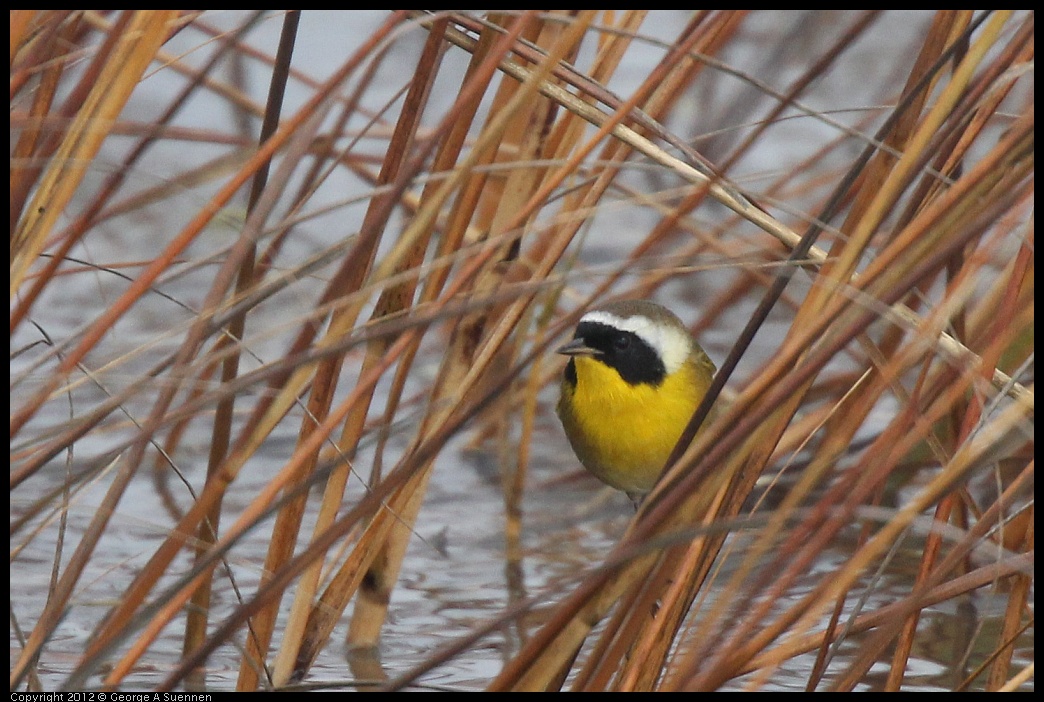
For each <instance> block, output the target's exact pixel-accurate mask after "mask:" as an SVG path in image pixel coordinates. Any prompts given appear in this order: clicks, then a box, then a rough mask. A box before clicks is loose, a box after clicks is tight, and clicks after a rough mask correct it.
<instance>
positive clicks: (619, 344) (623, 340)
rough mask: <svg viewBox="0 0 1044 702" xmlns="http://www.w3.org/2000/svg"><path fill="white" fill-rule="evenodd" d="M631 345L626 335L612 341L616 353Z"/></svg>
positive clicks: (629, 338)
mask: <svg viewBox="0 0 1044 702" xmlns="http://www.w3.org/2000/svg"><path fill="white" fill-rule="evenodd" d="M630 345H631V337H630V336H628V335H627V334H621V335H620V336H617V337H615V338H614V339H613V347H614V348H615V349H616V350H617V351H624V350H626V349H627V347H628V346H630Z"/></svg>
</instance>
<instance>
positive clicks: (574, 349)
mask: <svg viewBox="0 0 1044 702" xmlns="http://www.w3.org/2000/svg"><path fill="white" fill-rule="evenodd" d="M557 353H560V354H562V355H564V356H597V355H598V354H600V353H601V351H599V350H598V349H593V348H591V347H590V346H588V345H587V344H586V343H584V340H583V339H582V338H580V337H577V338H575V339H573V340H572V341H570V342H569V343H568V344H566V345H565V346H563V347H561V348H560V349H558V350H557Z"/></svg>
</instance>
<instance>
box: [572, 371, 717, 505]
mask: <svg viewBox="0 0 1044 702" xmlns="http://www.w3.org/2000/svg"><path fill="white" fill-rule="evenodd" d="M573 361H574V363H575V367H576V385H573V384H571V383H570V382H568V381H564V382H563V384H562V397H561V399H560V400H559V403H558V415H559V417H560V418H561V420H562V426H563V427H564V428H565V432H566V436H568V437H569V442H570V443H571V444H572V446H573V450H574V451H575V452H576V455H577V456H578V457H579V458H580V462H581V463H583V464H584V467H585V468H587V469H588V470H589V471H591V472H592V473H593V474H594V475H595V476H597V477H598V478H599V479H601V480H602V481H603V482H605V483H608V484H609V485H612V486H613V487H615V488H617V489H619V490H624V491H626V492H628V493H632V494H633V493H645V492H648V491H649V490H650V489H652V486H653V485H654V484H655V482H656V479H657V478H658V477H659V475H660V472H661V471H662V470H663V467H664V464H665V463H666V462H667V457H668V456H669V455H670V453H671V449H673V448H674V445H675V444H676V443H677V442H678V439H679V438H680V437H681V434H682V431H684V429H685V426H686V425H687V424H688V422H689V419H690V418H691V417H692V413H693V412H694V411H695V410H696V406H697V405H698V404H699V402H700V400H702V399H703V396H704V395H705V394H706V392H707V388H708V387H710V383H711V376H712V374H713V366H709V367H704V366H702V365H698V364H697V363H696V362H694V361H692V360H690V361H688V362H686V363H685V364H683V365H682V367H681V368H680V369H679V370H678V371H676V372H675V373H673V374H671V375H669V376H667V377H666V378H664V380H663V382H661V383H660V384H659V385H656V386H653V385H649V384H646V383H639V384H636V385H630V384H628V383H626V382H624V381H623V380H622V379H621V378H620V376H619V374H618V373H617V372H616V371H615V370H614V369H612V368H610V367H609V366H607V365H605V364H604V363H602V362H600V361H598V360H596V359H594V358H591V357H584V356H580V357H577V358H575V359H573ZM708 363H709V362H708Z"/></svg>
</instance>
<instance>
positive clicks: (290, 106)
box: [10, 10, 1034, 691]
mask: <svg viewBox="0 0 1044 702" xmlns="http://www.w3.org/2000/svg"><path fill="white" fill-rule="evenodd" d="M664 13H667V11H652V14H651V16H650V15H649V13H646V12H643V11H552V12H537V11H525V12H511V13H507V12H505V13H499V14H498V13H491V14H486V15H479V14H467V13H455V12H444V13H434V14H432V13H427V12H421V11H386V12H385V11H372V12H370V11H365V12H364V11H349V12H341V13H325V14H324V13H319V14H318V15H316V14H311V13H309V12H306V13H304V14H303V15H302V13H300V12H297V11H288V12H267V11H254V12H246V11H244V12H239V13H217V12H210V11H208V12H198V11H159V10H157V11H130V10H128V11H110V12H102V11H59V10H52V11H31V10H13V11H11V13H10V19H11V135H12V136H11V142H12V145H11V305H10V309H11V432H10V436H11V501H12V511H11V580H12V597H11V642H12V644H11V686H12V689H13V690H14V689H20V690H49V689H58V688H61V689H70V690H78V689H108V690H116V689H123V690H127V689H145V688H156V689H182V690H202V689H209V690H224V689H239V690H254V689H288V688H294V687H298V688H307V687H308V686H320V687H342V686H343V687H349V688H365V689H372V688H380V689H407V690H408V689H415V688H418V687H422V686H424V685H425V681H426V680H431V679H432V676H433V675H435V674H437V673H438V671H439V670H443V669H452V668H453V666H455V665H459V664H460V663H461V662H462V661H468V660H469V658H470V657H472V656H474V655H476V652H478V651H479V650H481V648H482V647H483V646H484V645H486V643H487V642H488V640H489V638H490V637H491V636H492V635H494V634H495V633H496V632H502V631H504V630H505V629H508V628H511V627H517V626H521V623H523V622H525V623H526V625H525V628H526V635H525V636H523V637H521V639H520V641H519V645H518V646H517V647H516V648H514V649H513V650H509V651H507V652H505V654H504V655H503V657H502V659H501V663H502V665H501V666H500V669H499V672H497V673H495V674H491V675H489V676H488V677H486V678H485V679H479V678H476V679H475V680H474V683H473V685H472V688H471V689H487V690H491V691H498V690H560V689H570V690H625V691H626V690H665V691H667V690H719V689H808V690H828V689H829V690H859V689H884V690H900V689H910V688H911V687H916V685H914V684H912V683H911V682H910V680H911V676H912V675H913V674H914V671H912V670H911V661H912V660H916V659H917V658H918V656H919V655H922V654H921V653H919V652H921V651H923V649H925V648H931V646H932V645H933V644H934V643H937V640H938V638H939V633H938V631H936V630H935V629H934V627H933V626H931V625H929V624H926V620H928V621H930V620H931V617H930V615H931V613H932V612H938V611H940V609H942V610H946V609H955V608H956V609H959V610H961V611H964V608H967V607H969V606H972V607H973V608H974V606H975V605H974V603H983V602H985V603H988V604H987V605H984V609H985V610H988V614H986V613H984V612H980V613H979V614H978V615H974V616H971V617H968V618H965V619H963V620H962V621H969V622H971V624H970V625H969V626H968V627H966V628H961V627H956V629H958V631H955V632H950V631H947V633H946V634H945V638H946V643H947V645H948V646H950V647H952V649H953V654H952V660H953V661H954V663H953V665H952V668H951V669H950V673H951V675H950V676H948V677H946V680H945V682H943V681H941V680H935V681H934V683H933V684H934V686H935V688H936V689H953V690H965V689H972V690H1004V689H1010V690H1027V689H1030V690H1031V689H1033V661H1032V636H1033V619H1034V617H1033V605H1032V588H1033V573H1034V569H1033V554H1034V550H1033V500H1032V486H1033V467H1034V460H1033V429H1032V424H1033V388H1034V383H1033V359H1034V353H1033V271H1034V259H1033V238H1034V237H1033V218H1032V206H1033V183H1034V169H1033V164H1034V159H1033V147H1034V128H1033V106H1032V105H1033V103H1032V98H1033V46H1034V26H1033V19H1034V16H1033V13H1031V12H1008V11H947V10H940V11H935V12H934V13H929V12H896V11H888V12H883V11H880V12H879V11H866V12H856V11H852V12H841V11H838V12H825V13H823V12H818V13H816V12H812V13H791V14H788V13H782V12H755V13H749V12H745V11H701V12H696V13H692V14H686V13H673V12H672V13H668V14H664ZM651 24H656V25H657V26H658V27H659V28H660V30H661V31H660V32H659V33H654V32H653V31H652V30H650V29H647V28H648V27H649V26H650V25H651ZM324 25H325V26H324ZM331 28H333V29H334V30H335V31H333V32H331V31H330V30H331ZM323 29H325V30H326V32H325V33H322V32H321V31H320V30H323ZM338 33H340V36H343V37H344V39H343V42H333V43H334V45H333V46H331V45H330V44H331V39H332V37H334V36H337V34H338ZM317 57H321V58H317ZM259 76H264V80H263V83H259V78H258V77H259ZM611 297H652V298H655V299H658V300H660V301H662V302H664V303H665V304H667V305H669V306H671V307H672V308H673V309H675V310H676V311H678V312H679V314H680V315H681V316H682V317H683V318H684V319H686V321H688V322H691V323H692V325H693V330H694V332H696V333H697V334H698V335H699V336H700V338H701V339H702V340H703V341H704V345H705V346H706V347H707V348H708V350H709V351H710V352H711V356H712V357H714V358H715V360H716V361H717V363H718V366H719V372H718V376H717V379H716V383H715V387H714V390H713V393H712V394H713V397H712V398H711V399H712V400H713V401H714V408H715V411H714V412H713V413H709V409H710V406H711V405H710V401H708V402H707V403H705V406H704V407H702V408H701V410H700V411H698V412H697V416H696V417H694V420H693V422H692V423H691V424H690V429H691V431H690V432H689V433H688V434H687V436H686V437H683V441H682V442H681V444H680V445H679V447H678V448H677V450H676V454H675V456H674V457H673V458H672V460H671V461H670V462H669V464H668V466H669V467H668V470H667V471H666V473H665V474H664V477H663V479H662V480H661V482H660V483H659V484H658V486H657V488H656V489H655V490H654V491H653V493H651V494H650V495H649V497H648V498H647V499H646V500H645V501H644V502H643V504H642V505H641V507H640V508H639V509H638V510H637V512H636V513H635V514H634V515H633V517H631V518H630V521H629V523H628V524H627V526H626V529H625V530H623V531H622V532H621V533H620V534H619V535H618V538H617V539H616V543H615V544H614V545H613V546H612V547H611V548H608V549H606V550H605V551H604V552H603V553H601V554H599V555H598V557H596V558H592V559H591V560H590V562H588V563H586V564H585V566H584V567H582V568H579V569H577V570H578V572H576V573H575V574H574V575H573V576H572V577H571V578H568V579H567V580H566V581H565V582H564V583H559V584H558V586H556V587H554V588H552V587H548V588H546V589H543V590H539V591H529V592H527V593H526V594H525V595H524V596H520V597H516V598H506V604H504V605H503V606H502V607H500V608H499V610H498V611H496V612H493V613H490V614H489V615H488V616H486V617H485V620H484V621H481V622H476V623H475V624H474V625H473V626H471V627H470V629H469V630H468V631H466V632H458V631H456V630H454V631H453V635H452V636H441V637H440V634H441V633H442V628H443V627H444V626H445V627H446V628H447V630H448V629H449V625H448V623H447V624H433V625H432V626H433V629H434V631H433V632H423V631H418V632H416V635H417V636H418V637H423V636H425V635H426V634H434V636H433V640H435V641H439V644H438V645H434V644H433V645H431V646H430V650H429V652H428V653H427V654H426V655H425V656H423V657H422V658H420V659H417V658H410V659H409V660H408V661H404V660H403V659H401V658H400V657H399V652H398V651H396V650H395V648H394V647H392V646H388V645H385V646H381V637H382V633H383V632H385V631H386V629H387V627H388V626H389V606H390V603H391V602H392V601H393V600H394V598H395V597H396V594H397V592H401V590H400V589H399V588H402V587H404V586H403V585H402V582H403V580H404V579H407V580H408V579H409V578H410V577H412V576H413V575H414V573H413V571H412V570H411V569H412V567H413V566H411V562H410V559H409V556H408V554H409V547H410V545H411V543H413V542H414V541H415V540H416V539H417V538H419V537H418V535H419V534H424V533H430V532H431V529H430V528H429V527H430V525H428V524H425V522H424V520H425V512H424V510H423V509H422V507H423V506H424V504H425V500H426V497H427V496H428V494H429V489H430V486H431V484H432V481H433V480H439V479H440V478H442V477H443V476H444V475H445V473H446V472H447V471H454V470H457V471H459V470H464V468H462V467H461V465H462V464H461V461H460V459H459V453H460V452H461V450H462V446H463V445H464V444H465V443H468V444H469V445H470V446H471V447H477V448H479V449H483V448H485V449H486V450H487V453H489V454H490V455H492V456H493V460H494V462H495V463H496V465H497V467H498V471H499V472H498V480H499V485H500V486H501V489H502V498H501V499H502V506H501V507H500V510H501V514H502V518H501V529H502V532H501V534H499V535H496V536H497V538H498V542H500V541H502V543H503V545H504V546H503V549H502V551H499V554H500V558H501V559H502V560H503V565H507V566H514V567H517V568H519V569H520V571H522V572H524V570H525V563H526V559H527V558H531V554H530V553H529V552H528V551H527V547H526V538H527V534H528V533H529V530H530V529H531V528H532V524H531V521H530V515H531V514H532V512H533V509H534V508H533V507H532V504H533V501H534V500H540V499H541V497H540V495H541V494H542V493H541V490H542V489H543V490H548V489H551V490H554V489H556V488H555V487H551V488H548V487H547V485H548V484H549V482H548V481H549V480H550V481H551V482H550V484H551V485H552V486H554V485H559V486H560V485H562V484H563V483H560V482H558V483H556V482H554V480H553V479H552V478H551V477H549V476H555V475H557V476H571V475H573V474H575V473H576V471H577V466H578V463H577V462H576V460H575V458H574V457H573V456H572V454H571V453H569V452H568V450H567V449H565V448H564V447H565V443H564V442H563V441H561V437H560V432H559V430H558V427H557V424H556V423H555V421H554V418H553V411H552V407H553V402H554V398H555V390H554V386H555V384H556V379H557V377H558V374H559V373H560V372H561V362H560V360H559V359H556V358H555V356H554V354H553V353H551V352H552V351H553V349H554V347H555V345H556V344H558V343H561V342H562V341H563V340H564V338H566V337H567V335H568V333H569V329H570V327H571V325H572V324H573V323H574V322H575V320H576V319H577V317H578V315H579V314H580V313H582V311H583V310H584V309H586V308H587V307H588V306H590V305H592V304H595V303H597V302H599V301H602V300H605V299H608V298H611ZM700 426H702V427H703V429H702V431H700V433H699V434H698V436H697V435H696V430H697V428H699V427H700ZM693 436H696V437H697V438H695V439H694V440H693V439H692V437H693ZM548 446H551V447H554V448H553V450H551V451H550V452H549V451H548V450H547V449H546V447H548ZM490 447H493V448H490ZM549 453H550V455H549ZM548 464H550V466H551V467H552V468H553V470H552V471H548V470H547V467H548ZM204 466H205V468H204ZM540 466H543V468H542V469H540V470H538V468H540ZM541 471H542V472H541ZM541 486H543V487H541ZM596 492H597V491H596V490H595V489H593V488H592V489H591V490H590V491H589V493H587V494H594V493H596ZM143 496H144V497H143ZM471 499H473V496H472V495H469V494H468V493H467V491H461V494H459V495H457V496H456V503H455V504H456V507H455V509H456V511H457V514H459V515H460V517H459V519H460V523H461V524H463V525H466V524H467V523H468V518H469V517H468V515H469V510H470V508H469V501H470V500H471ZM146 504H148V505H154V506H153V507H149V508H146V507H144V505H146ZM612 504H613V505H616V504H617V503H612ZM87 505H89V507H88V508H85V506H87ZM619 506H620V509H621V512H620V514H623V515H624V516H626V515H627V514H628V510H629V509H630V508H629V507H627V506H626V504H625V503H624V502H620V503H619ZM136 509H138V510H141V511H142V512H144V514H142V515H138V516H139V517H144V518H146V519H147V521H148V522H149V528H150V529H151V530H152V535H153V538H152V540H151V541H149V542H148V547H147V549H146V551H145V552H144V553H138V552H136V553H134V554H133V555H132V556H131V555H127V556H125V555H123V553H124V551H123V549H124V548H125V547H126V546H127V543H126V542H127V540H128V537H127V534H126V530H127V520H126V518H125V517H123V518H121V515H128V514H134V513H135V510H136ZM576 514H582V513H581V512H579V511H578V512H577V513H576ZM577 518H578V519H579V518H580V517H577ZM465 528H466V527H465ZM258 540H260V541H261V543H263V544H264V549H265V551H264V552H263V553H259V552H258V551H257V550H256V548H255V549H254V550H251V549H250V548H248V546H247V545H248V544H250V543H256V542H257V541H258ZM445 565H446V569H447V572H448V574H449V579H450V580H451V581H452V579H453V573H454V570H453V569H454V563H453V560H452V555H451V556H450V557H449V558H448V560H447V561H446V564H445ZM491 567H501V566H500V565H498V564H495V563H492V564H491ZM237 573H238V574H239V575H238V576H237ZM251 574H252V575H251ZM22 582H26V583H33V585H32V586H31V587H22V586H20V584H21V583H22ZM100 584H105V585H108V586H109V588H108V590H106V591H107V592H110V593H115V594H114V595H113V598H112V599H111V600H110V601H106V602H103V603H100V604H99V602H97V601H96V600H95V599H94V598H95V597H96V595H95V594H94V593H95V592H97V590H98V587H99V585H100ZM463 586H464V585H463V583H462V587H463ZM27 594H31V596H29V597H27ZM230 599H231V600H232V601H231V603H230V602H229V600H230ZM217 600H220V601H221V605H220V606H218V605H217V604H215V603H216V602H217ZM70 627H71V628H72V629H73V630H79V631H81V633H80V636H82V640H81V642H80V643H78V644H76V645H74V646H73V647H72V650H70V648H69V646H68V645H67V644H66V643H64V640H65V639H66V638H67V637H68V636H69V635H70V634H69V629H70ZM345 637H346V638H345ZM171 640H174V641H177V642H179V643H178V644H177V645H176V646H175V648H176V649H179V652H178V653H177V654H174V655H172V653H171V651H172V647H171V644H170V641H171ZM339 647H340V648H339ZM341 648H344V649H346V650H350V651H352V654H351V655H350V656H349V659H348V662H346V664H345V668H344V674H343V679H342V680H337V681H334V680H331V679H329V678H328V677H324V676H322V675H318V674H317V671H316V670H315V668H314V666H315V662H316V660H317V658H318V657H319V656H321V655H324V654H325V655H328V654H329V652H330V651H331V650H341ZM376 651H379V656H378V655H376V654H375V653H374V652H376ZM366 652H369V653H370V654H371V658H370V659H369V660H378V661H379V663H380V665H379V666H378V667H377V668H376V669H371V668H367V667H366V665H365V663H364V661H365V660H367V659H366V658H365V656H363V654H364V653H366ZM218 658H220V659H221V660H236V661H238V667H236V666H233V665H227V666H225V668H226V669H225V670H216V668H219V667H220V666H218V665H217V664H215V662H214V661H215V660H217V659H218ZM232 668H235V669H233V670H229V669H232ZM349 671H350V673H349ZM374 671H376V672H374ZM940 677H941V676H940ZM918 679H919V678H918ZM455 689H460V688H455Z"/></svg>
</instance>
